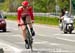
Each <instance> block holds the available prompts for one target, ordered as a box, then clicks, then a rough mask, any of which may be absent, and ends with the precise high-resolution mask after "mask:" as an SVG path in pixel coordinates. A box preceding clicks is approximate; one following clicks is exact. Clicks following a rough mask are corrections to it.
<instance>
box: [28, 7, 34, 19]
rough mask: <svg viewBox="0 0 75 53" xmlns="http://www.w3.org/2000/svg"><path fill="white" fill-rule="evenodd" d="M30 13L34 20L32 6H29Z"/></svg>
mask: <svg viewBox="0 0 75 53" xmlns="http://www.w3.org/2000/svg"><path fill="white" fill-rule="evenodd" d="M29 14H30V16H31V19H32V20H34V16H33V9H32V7H31V6H30V7H29Z"/></svg>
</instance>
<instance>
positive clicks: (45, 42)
mask: <svg viewBox="0 0 75 53" xmlns="http://www.w3.org/2000/svg"><path fill="white" fill-rule="evenodd" d="M16 43H18V44H24V42H16ZM33 44H48V45H56V46H57V45H62V44H59V43H50V42H48V41H41V42H40V41H35V42H33Z"/></svg>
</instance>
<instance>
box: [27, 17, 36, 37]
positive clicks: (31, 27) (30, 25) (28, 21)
mask: <svg viewBox="0 0 75 53" xmlns="http://www.w3.org/2000/svg"><path fill="white" fill-rule="evenodd" d="M26 21H27V23H30V24H29V27H30V30H31V33H32V36H34V35H35V32H34V30H33V26H32V22H31V19H30V16H28V17H27V19H26Z"/></svg>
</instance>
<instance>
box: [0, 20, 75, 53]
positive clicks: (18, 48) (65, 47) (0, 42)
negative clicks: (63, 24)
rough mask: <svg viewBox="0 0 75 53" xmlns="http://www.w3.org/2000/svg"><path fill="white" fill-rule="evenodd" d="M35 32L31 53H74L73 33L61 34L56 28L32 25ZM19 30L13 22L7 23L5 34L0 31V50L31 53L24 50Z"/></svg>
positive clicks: (8, 52) (6, 52)
mask: <svg viewBox="0 0 75 53" xmlns="http://www.w3.org/2000/svg"><path fill="white" fill-rule="evenodd" d="M33 27H34V30H35V31H36V36H35V37H34V43H33V50H34V52H33V53H75V31H73V33H72V34H63V32H61V31H60V29H59V28H58V27H53V26H46V25H40V24H34V25H33ZM24 44H25V43H24V41H23V40H22V36H21V30H20V29H19V28H18V26H17V23H16V22H15V21H7V32H1V31H0V48H3V49H4V51H5V53H31V51H30V50H27V49H25V47H24Z"/></svg>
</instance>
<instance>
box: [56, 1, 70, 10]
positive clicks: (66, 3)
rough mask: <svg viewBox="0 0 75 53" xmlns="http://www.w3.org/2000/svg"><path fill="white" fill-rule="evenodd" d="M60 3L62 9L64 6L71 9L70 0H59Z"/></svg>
mask: <svg viewBox="0 0 75 53" xmlns="http://www.w3.org/2000/svg"><path fill="white" fill-rule="evenodd" d="M57 3H58V5H59V6H60V9H63V8H65V7H66V8H67V9H68V10H69V0H64V1H62V0H58V2H57Z"/></svg>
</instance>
